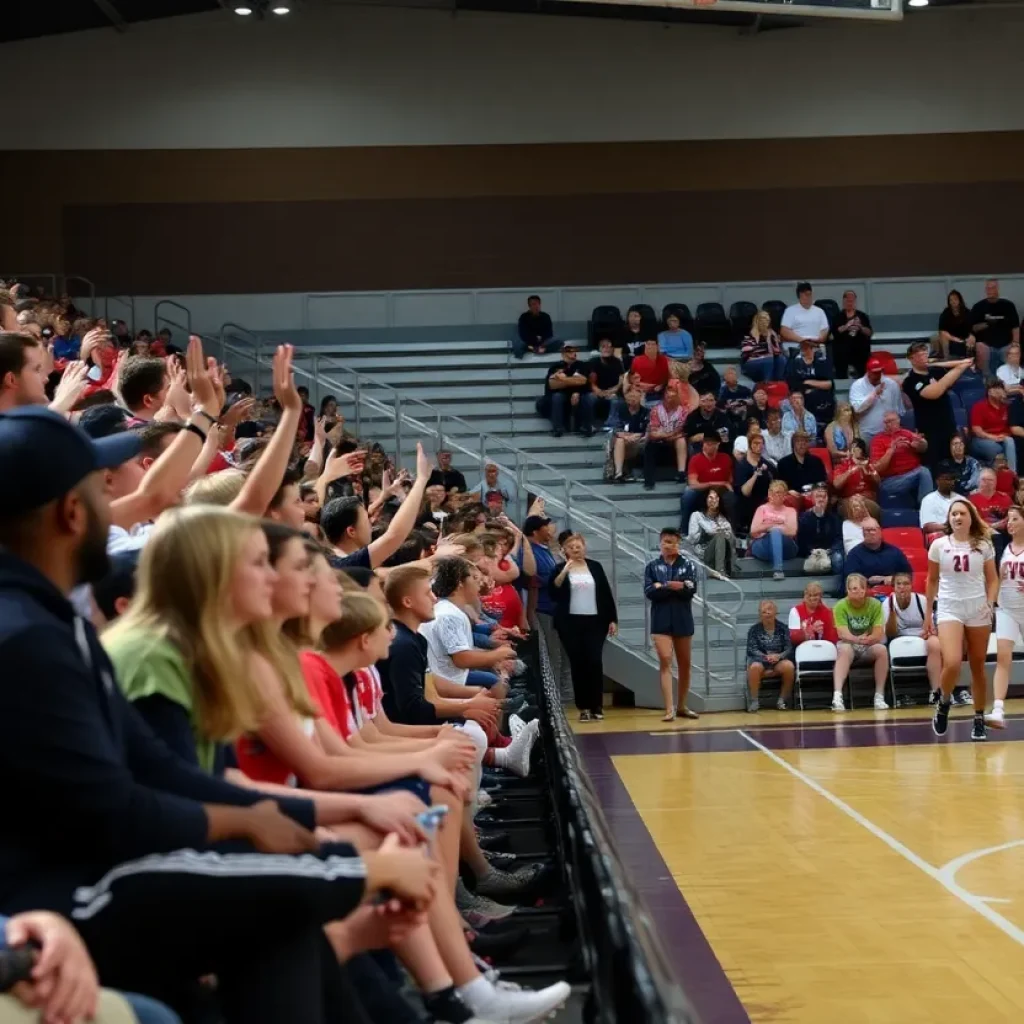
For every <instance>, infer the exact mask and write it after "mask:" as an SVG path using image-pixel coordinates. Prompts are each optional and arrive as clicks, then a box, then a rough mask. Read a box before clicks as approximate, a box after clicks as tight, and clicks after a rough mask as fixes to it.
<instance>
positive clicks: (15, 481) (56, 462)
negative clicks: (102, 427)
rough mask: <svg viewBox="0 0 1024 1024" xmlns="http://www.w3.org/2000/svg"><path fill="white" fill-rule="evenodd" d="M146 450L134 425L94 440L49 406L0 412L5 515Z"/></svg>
mask: <svg viewBox="0 0 1024 1024" xmlns="http://www.w3.org/2000/svg"><path fill="white" fill-rule="evenodd" d="M141 450H142V441H141V439H140V438H139V436H138V434H136V433H134V432H133V431H125V432H123V433H118V434H113V435H112V436H110V437H104V438H100V439H98V440H95V441H94V440H93V439H92V438H90V437H89V435H88V434H86V433H85V431H84V430H82V429H80V428H79V427H76V426H74V425H73V424H71V423H69V422H68V421H67V420H66V419H64V417H63V416H60V415H58V414H57V413H55V412H51V411H50V410H49V409H47V408H45V407H44V406H40V405H26V406H21V407H20V408H17V409H12V410H11V411H10V412H7V413H4V414H3V415H2V416H0V515H5V516H17V515H24V514H25V513H26V512H32V511H33V510H34V509H37V508H42V507H43V506H44V505H48V504H49V503H50V502H51V501H56V500H57V499H58V498H59V497H61V495H64V494H67V493H68V491H70V490H72V489H73V488H75V487H77V486H78V484H80V483H81V482H82V481H83V480H84V479H85V478H86V477H87V476H88V475H89V474H90V473H94V472H95V471H96V470H98V469H116V468H117V467H118V466H120V465H122V464H123V463H125V462H127V461H128V460H129V459H133V458H135V456H136V455H138V454H139V452H140V451H141Z"/></svg>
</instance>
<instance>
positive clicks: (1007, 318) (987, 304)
mask: <svg viewBox="0 0 1024 1024" xmlns="http://www.w3.org/2000/svg"><path fill="white" fill-rule="evenodd" d="M970 319H971V330H972V331H973V332H974V336H975V337H976V338H977V339H978V341H979V342H984V344H986V345H987V346H988V348H989V365H990V366H991V367H992V368H993V369H995V368H996V367H997V366H998V365H1001V364H1002V361H1003V351H1004V349H1005V348H1006V347H1007V345H1009V344H1010V343H1011V342H1014V341H1016V342H1018V343H1019V342H1020V317H1019V316H1018V314H1017V307H1016V306H1015V305H1014V304H1013V303H1012V302H1011V301H1010V300H1009V299H1004V298H1002V297H1001V296H1000V295H999V282H998V281H997V280H995V278H990V279H989V280H988V281H986V282H985V298H983V299H982V300H981V301H980V302H976V303H975V304H974V306H972V307H971V313H970Z"/></svg>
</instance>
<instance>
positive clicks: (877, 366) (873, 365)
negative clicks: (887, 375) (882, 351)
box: [868, 356, 885, 373]
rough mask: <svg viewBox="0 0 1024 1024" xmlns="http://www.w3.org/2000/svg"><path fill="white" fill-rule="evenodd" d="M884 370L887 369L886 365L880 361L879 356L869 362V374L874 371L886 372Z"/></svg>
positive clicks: (873, 357)
mask: <svg viewBox="0 0 1024 1024" xmlns="http://www.w3.org/2000/svg"><path fill="white" fill-rule="evenodd" d="M884 369H885V363H883V362H882V360H881V359H879V358H878V357H877V356H872V357H871V358H870V359H869V360H868V373H870V372H871V371H872V370H884Z"/></svg>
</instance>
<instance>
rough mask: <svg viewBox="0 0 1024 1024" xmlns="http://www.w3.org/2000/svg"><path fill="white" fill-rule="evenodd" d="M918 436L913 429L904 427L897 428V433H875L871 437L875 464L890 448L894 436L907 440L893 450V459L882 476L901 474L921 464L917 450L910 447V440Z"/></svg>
mask: <svg viewBox="0 0 1024 1024" xmlns="http://www.w3.org/2000/svg"><path fill="white" fill-rule="evenodd" d="M916 437H917V435H916V434H915V433H914V432H913V431H912V430H904V429H902V428H900V429H899V430H897V431H896V433H895V434H875V436H874V437H873V438H872V439H871V461H872V463H874V464H875V465H877V464H878V461H879V460H880V459H881V458H882V456H883V455H885V453H886V452H887V451H888V450H889V445H890V444H892V441H893V438H903V439H904V440H905V441H906V442H907V444H906V445H905V446H901V447H899V448H897V449H896V451H894V452H893V455H892V459H890V461H889V468H888V469H887V470H885V472H884V473H881V475H882V477H889V476H900V474H902V473H909V472H910V471H911V470H913V469H917V467H918V466H920V465H921V460H920V458H919V457H918V454H917V452H915V451H914V449H913V448H911V447H910V442H911V441H913V440H914V439H915V438H916ZM879 472H881V471H879Z"/></svg>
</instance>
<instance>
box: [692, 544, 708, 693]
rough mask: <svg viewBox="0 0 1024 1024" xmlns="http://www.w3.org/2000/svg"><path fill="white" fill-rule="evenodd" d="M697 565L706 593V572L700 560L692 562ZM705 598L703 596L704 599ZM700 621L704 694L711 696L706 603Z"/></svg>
mask: <svg viewBox="0 0 1024 1024" xmlns="http://www.w3.org/2000/svg"><path fill="white" fill-rule="evenodd" d="M694 564H695V565H697V566H698V567H699V568H698V572H699V577H698V578H699V580H700V582H701V583H703V584H704V593H705V594H707V589H708V574H707V573H706V572H704V566H703V564H702V563H701V562H696V561H695V562H694ZM706 600H707V599H706V598H705V601H706ZM700 621H701V635H702V639H703V641H704V696H705V697H710V696H711V655H710V653H709V646H708V608H707V604H705V606H704V607H703V608H702V609H701V613H700Z"/></svg>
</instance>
